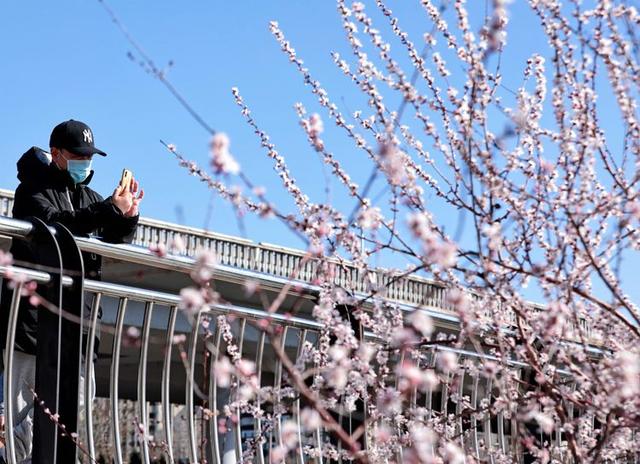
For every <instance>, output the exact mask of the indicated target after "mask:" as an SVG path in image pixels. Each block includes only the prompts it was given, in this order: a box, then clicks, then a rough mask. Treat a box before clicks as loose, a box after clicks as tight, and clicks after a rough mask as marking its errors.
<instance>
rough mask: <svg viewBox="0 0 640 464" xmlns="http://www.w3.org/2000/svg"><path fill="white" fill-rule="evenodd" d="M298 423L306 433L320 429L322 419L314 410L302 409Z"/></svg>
mask: <svg viewBox="0 0 640 464" xmlns="http://www.w3.org/2000/svg"><path fill="white" fill-rule="evenodd" d="M300 422H301V423H302V426H303V427H304V429H305V430H307V431H314V430H316V429H319V428H320V427H322V418H321V417H320V414H319V413H318V411H316V410H315V409H311V408H304V409H303V410H302V411H301V412H300Z"/></svg>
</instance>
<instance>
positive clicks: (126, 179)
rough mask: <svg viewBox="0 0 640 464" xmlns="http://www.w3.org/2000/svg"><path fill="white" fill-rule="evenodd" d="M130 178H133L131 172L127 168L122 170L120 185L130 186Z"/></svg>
mask: <svg viewBox="0 0 640 464" xmlns="http://www.w3.org/2000/svg"><path fill="white" fill-rule="evenodd" d="M131 179H133V174H132V173H131V171H129V170H128V169H123V170H122V177H120V186H121V187H123V188H127V189H128V188H131Z"/></svg>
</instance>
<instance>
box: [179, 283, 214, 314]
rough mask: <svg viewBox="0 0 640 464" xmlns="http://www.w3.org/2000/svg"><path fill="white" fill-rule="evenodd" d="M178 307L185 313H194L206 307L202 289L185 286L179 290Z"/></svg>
mask: <svg viewBox="0 0 640 464" xmlns="http://www.w3.org/2000/svg"><path fill="white" fill-rule="evenodd" d="M179 307H180V309H182V310H183V311H185V312H186V313H187V314H190V315H196V314H197V313H198V312H200V311H201V310H203V309H206V308H207V305H206V304H205V301H204V297H203V295H202V291H200V290H198V289H196V288H193V287H186V288H183V289H182V290H180V304H179Z"/></svg>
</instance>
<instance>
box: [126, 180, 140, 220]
mask: <svg viewBox="0 0 640 464" xmlns="http://www.w3.org/2000/svg"><path fill="white" fill-rule="evenodd" d="M130 185H131V207H130V208H129V209H128V210H127V212H126V213H124V215H125V216H126V217H134V216H137V215H138V214H139V212H138V205H139V204H140V202H141V201H142V199H143V198H144V190H143V189H140V193H138V189H139V188H140V185H139V184H138V181H137V180H135V179H131V184H130ZM136 193H137V194H138V196H137V197H136Z"/></svg>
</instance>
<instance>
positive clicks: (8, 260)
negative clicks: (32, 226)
mask: <svg viewBox="0 0 640 464" xmlns="http://www.w3.org/2000/svg"><path fill="white" fill-rule="evenodd" d="M12 264H13V255H12V254H11V253H9V252H8V251H4V250H0V266H11V265H12Z"/></svg>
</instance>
